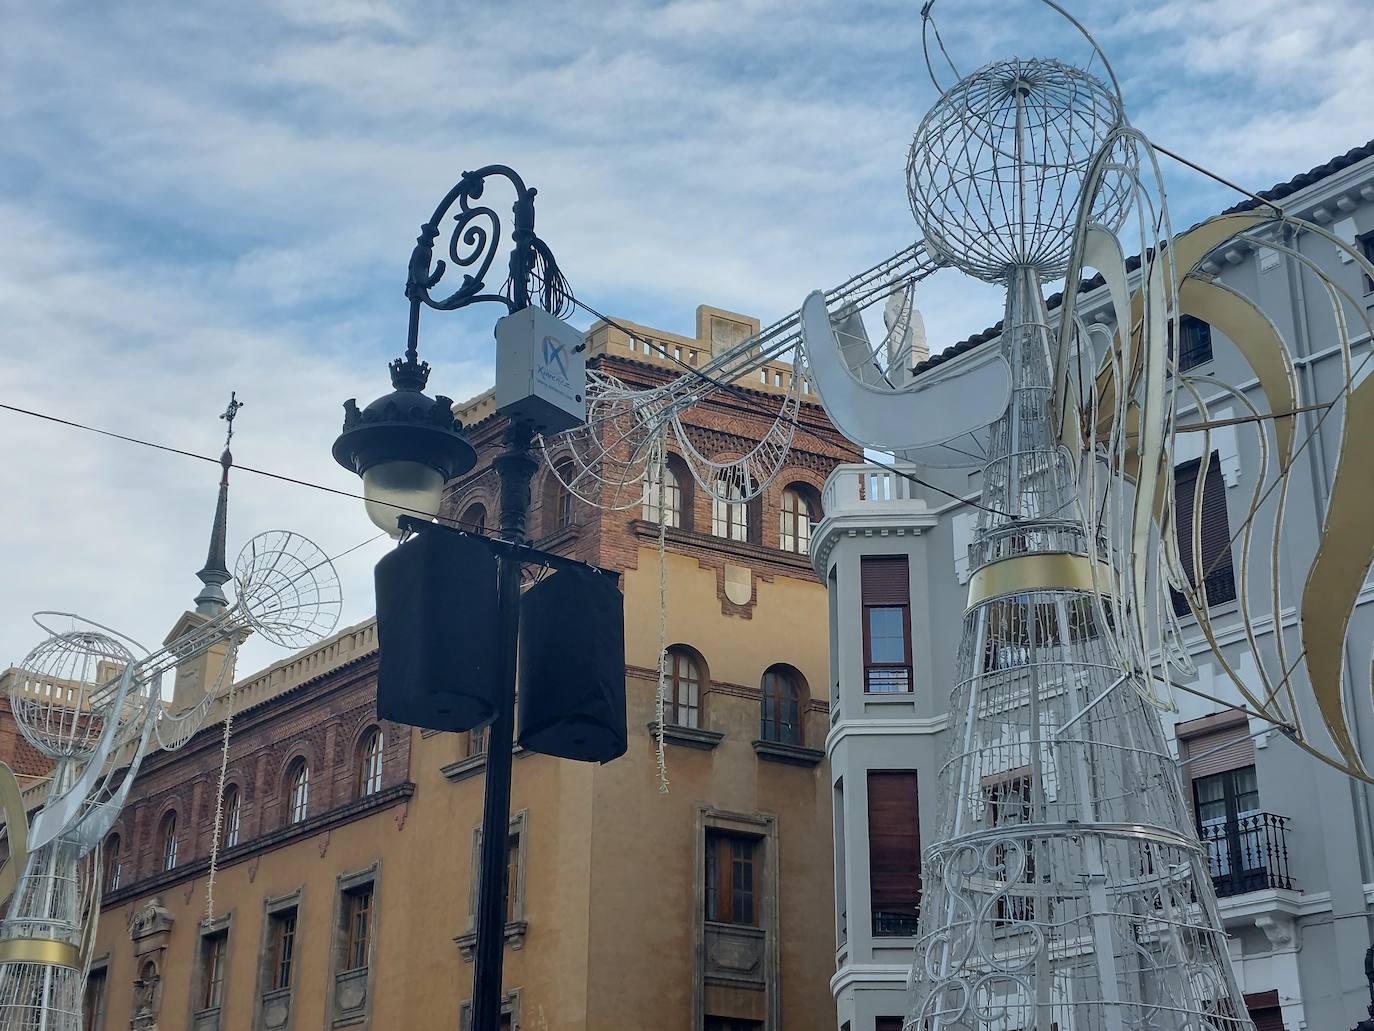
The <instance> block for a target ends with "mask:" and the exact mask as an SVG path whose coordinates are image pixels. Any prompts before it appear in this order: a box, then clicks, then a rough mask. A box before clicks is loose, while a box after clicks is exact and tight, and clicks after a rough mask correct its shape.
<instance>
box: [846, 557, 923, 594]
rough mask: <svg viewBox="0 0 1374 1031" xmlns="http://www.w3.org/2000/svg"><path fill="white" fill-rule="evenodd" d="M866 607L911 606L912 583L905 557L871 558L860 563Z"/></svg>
mask: <svg viewBox="0 0 1374 1031" xmlns="http://www.w3.org/2000/svg"><path fill="white" fill-rule="evenodd" d="M859 570H860V576H861V579H862V591H863V603H864V604H865V605H910V604H911V581H910V573H909V570H908V568H907V560H906V556H905V555H883V556H869V557H866V558H864V559H862V560H861V561H860V563H859Z"/></svg>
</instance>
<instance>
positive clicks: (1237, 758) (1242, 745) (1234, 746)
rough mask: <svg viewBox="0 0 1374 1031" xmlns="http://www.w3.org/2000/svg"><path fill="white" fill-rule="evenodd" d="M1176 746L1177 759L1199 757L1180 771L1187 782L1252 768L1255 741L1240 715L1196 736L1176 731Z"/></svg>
mask: <svg viewBox="0 0 1374 1031" xmlns="http://www.w3.org/2000/svg"><path fill="white" fill-rule="evenodd" d="M1196 722H1201V721H1196ZM1178 743H1179V751H1180V752H1181V753H1182V755H1181V758H1183V759H1190V758H1191V757H1192V756H1195V755H1199V756H1202V757H1203V758H1201V759H1198V760H1196V761H1194V762H1189V763H1188V765H1187V766H1185V767H1184V769H1185V770H1186V771H1187V773H1188V777H1189V778H1190V779H1191V780H1197V779H1198V778H1199V777H1210V776H1211V775H1212V774H1214V773H1225V772H1226V771H1227V770H1238V769H1241V768H1242V767H1245V766H1253V765H1255V740H1254V738H1252V737H1251V736H1250V724H1249V722H1248V721H1247V720H1246V719H1245V717H1244V716H1243V715H1242V716H1241V718H1240V719H1239V720H1236V721H1232V722H1228V723H1227V724H1226V725H1225V726H1219V727H1214V728H1212V729H1209V730H1199V731H1198V732H1197V733H1187V731H1186V730H1184V728H1183V727H1180V728H1179V740H1178Z"/></svg>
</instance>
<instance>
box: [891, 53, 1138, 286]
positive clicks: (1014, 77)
mask: <svg viewBox="0 0 1374 1031" xmlns="http://www.w3.org/2000/svg"><path fill="white" fill-rule="evenodd" d="M1123 125H1125V117H1124V115H1123V114H1122V110H1121V104H1120V102H1119V100H1118V99H1117V97H1116V94H1115V93H1113V92H1112V91H1111V90H1110V89H1109V88H1108V87H1107V86H1106V85H1104V84H1103V83H1102V82H1101V81H1099V80H1098V79H1096V78H1094V77H1093V76H1092V75H1090V74H1089V73H1087V72H1085V71H1083V70H1081V69H1079V68H1074V67H1072V66H1070V65H1066V64H1062V63H1061V62H1059V61H1054V60H1051V59H1048V58H1030V59H1025V60H1022V59H1013V60H1008V61H996V62H994V63H992V64H989V65H987V66H985V67H983V68H980V69H979V70H978V71H976V72H974V73H973V74H971V75H969V76H967V77H966V78H964V79H961V80H960V81H959V82H957V83H955V84H954V85H953V86H951V87H950V88H949V89H948V90H947V91H946V92H945V93H944V95H943V96H941V97H940V99H939V100H937V101H936V102H935V104H934V106H932V107H931V109H930V111H929V112H928V113H927V114H926V116H925V118H924V119H922V121H921V124H920V127H919V128H918V129H917V130H916V138H915V140H914V141H913V142H912V144H911V153H910V156H909V157H908V159H907V193H908V196H909V198H910V200H911V211H912V214H913V215H915V216H916V222H917V224H919V225H920V227H921V231H922V233H924V234H925V240H926V245H927V246H928V247H930V248H931V249H932V250H933V251H935V252H936V253H937V254H938V255H939V256H940V257H941V258H943V259H944V260H946V261H948V262H949V263H950V264H951V265H953V266H955V267H956V268H958V269H960V270H962V271H964V272H966V273H968V274H969V275H971V276H974V277H976V278H978V279H982V280H985V281H987V282H990V283H1001V282H1005V281H1006V279H1007V273H1008V270H1009V269H1011V268H1015V267H1025V266H1029V267H1031V268H1034V269H1036V270H1037V271H1038V272H1039V273H1040V276H1041V279H1042V280H1053V279H1058V278H1060V277H1061V276H1063V275H1064V273H1065V271H1066V270H1067V269H1068V264H1069V252H1070V249H1071V247H1072V245H1073V231H1074V224H1075V220H1076V215H1077V212H1078V207H1079V203H1080V201H1081V199H1082V194H1083V188H1084V184H1085V181H1086V179H1087V177H1088V173H1089V169H1090V166H1091V164H1092V162H1093V159H1094V158H1095V157H1096V155H1097V154H1098V152H1099V151H1100V150H1101V148H1102V147H1103V146H1104V145H1107V144H1108V142H1109V139H1110V137H1111V135H1112V133H1113V131H1114V130H1115V129H1117V128H1119V127H1121V126H1123ZM1112 145H1113V146H1115V144H1112ZM1120 157H1121V160H1122V166H1123V167H1122V168H1121V169H1118V170H1113V171H1111V172H1110V173H1109V174H1108V176H1107V177H1106V179H1105V180H1104V182H1103V184H1102V188H1101V189H1100V190H1099V191H1098V193H1097V196H1096V198H1095V199H1094V201H1093V210H1092V213H1091V217H1092V220H1093V221H1096V222H1100V223H1102V224H1104V225H1106V226H1107V227H1108V228H1111V229H1116V228H1118V227H1119V226H1120V224H1121V223H1122V221H1123V220H1124V218H1125V216H1126V213H1127V203H1128V196H1129V186H1130V174H1129V163H1130V159H1129V157H1128V151H1127V150H1126V149H1125V148H1124V147H1123V148H1122V149H1121V154H1120Z"/></svg>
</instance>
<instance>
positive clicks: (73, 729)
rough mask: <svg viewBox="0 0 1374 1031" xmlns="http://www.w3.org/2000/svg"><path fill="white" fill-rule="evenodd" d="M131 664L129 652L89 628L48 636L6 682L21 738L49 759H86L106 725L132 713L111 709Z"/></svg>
mask: <svg viewBox="0 0 1374 1031" xmlns="http://www.w3.org/2000/svg"><path fill="white" fill-rule="evenodd" d="M78 622H79V621H78ZM45 629H47V628H46V627H45ZM133 662H134V654H133V652H131V651H130V650H129V649H128V648H127V647H125V646H124V645H123V644H121V643H120V642H119V641H117V640H116V639H115V638H114V637H113V636H111V635H110V634H107V633H103V632H101V631H100V630H98V629H96V628H94V627H92V626H85V625H78V626H76V627H75V628H74V629H72V630H69V631H65V632H55V633H50V635H49V636H48V637H47V638H46V639H45V640H44V641H42V642H41V643H40V644H38V645H37V646H36V647H35V648H34V649H33V650H32V651H30V652H29V653H28V655H26V656H24V658H23V660H22V661H21V662H20V663H19V668H18V670H17V671H16V674H17V675H15V676H14V677H12V678H11V680H10V686H9V691H8V695H9V703H10V710H11V711H12V712H13V713H14V719H15V722H16V723H17V724H18V725H19V730H20V733H22V734H23V735H24V738H25V739H26V740H27V741H28V742H29V744H31V745H33V747H34V748H36V749H38V750H39V751H40V752H42V753H43V754H44V755H46V756H48V757H49V758H52V759H86V758H89V757H90V756H91V755H92V754H94V752H95V749H96V747H97V745H98V743H99V741H100V738H101V735H102V734H104V732H105V728H106V726H107V725H108V722H109V721H110V720H111V719H121V718H123V717H125V716H127V715H128V714H129V713H130V711H131V707H130V706H127V705H120V706H118V708H119V709H120V710H121V711H115V709H116V702H117V700H118V698H119V690H118V687H119V682H120V679H121V677H123V676H125V675H126V674H127V673H128V671H129V670H130V669H131V666H132V664H133Z"/></svg>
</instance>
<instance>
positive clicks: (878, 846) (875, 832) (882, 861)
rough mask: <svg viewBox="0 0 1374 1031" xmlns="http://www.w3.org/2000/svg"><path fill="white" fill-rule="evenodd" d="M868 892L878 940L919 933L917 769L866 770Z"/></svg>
mask: <svg viewBox="0 0 1374 1031" xmlns="http://www.w3.org/2000/svg"><path fill="white" fill-rule="evenodd" d="M868 891H869V909H870V911H871V912H872V914H873V934H874V935H875V936H877V937H911V936H913V935H915V934H916V914H917V910H918V909H919V907H920V905H921V807H920V802H919V801H918V798H917V795H916V773H915V771H914V770H869V771H868Z"/></svg>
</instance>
